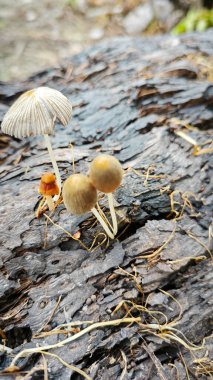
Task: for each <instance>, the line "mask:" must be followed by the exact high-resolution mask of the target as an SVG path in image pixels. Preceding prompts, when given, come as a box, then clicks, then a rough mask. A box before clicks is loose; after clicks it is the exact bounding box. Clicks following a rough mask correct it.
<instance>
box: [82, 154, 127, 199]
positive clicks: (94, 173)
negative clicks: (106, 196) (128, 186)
mask: <svg viewBox="0 0 213 380" xmlns="http://www.w3.org/2000/svg"><path fill="white" fill-rule="evenodd" d="M89 177H90V179H91V181H92V183H93V185H94V186H95V187H96V189H97V190H100V191H102V192H103V193H113V191H115V190H116V189H117V188H118V187H119V186H120V184H121V181H122V178H123V169H122V166H121V164H120V162H119V161H118V160H117V158H115V157H113V156H110V155H108V154H103V155H100V156H98V157H96V158H95V159H94V160H93V161H92V163H91V165H90V171H89Z"/></svg>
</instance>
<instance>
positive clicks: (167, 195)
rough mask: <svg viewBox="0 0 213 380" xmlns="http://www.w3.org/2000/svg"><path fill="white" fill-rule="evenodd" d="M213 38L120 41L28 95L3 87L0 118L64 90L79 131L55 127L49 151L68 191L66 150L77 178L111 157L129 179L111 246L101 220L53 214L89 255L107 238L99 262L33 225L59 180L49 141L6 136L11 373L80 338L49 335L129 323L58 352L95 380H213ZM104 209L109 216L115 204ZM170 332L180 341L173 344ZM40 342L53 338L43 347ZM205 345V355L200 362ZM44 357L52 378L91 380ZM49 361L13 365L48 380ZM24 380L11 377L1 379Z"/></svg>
mask: <svg viewBox="0 0 213 380" xmlns="http://www.w3.org/2000/svg"><path fill="white" fill-rule="evenodd" d="M212 37H213V32H212V31H208V32H206V33H204V34H192V35H188V36H184V37H181V38H172V37H168V36H163V37H155V38H143V39H130V38H118V39H114V40H111V41H109V42H105V43H101V44H99V45H96V46H95V47H92V48H90V49H87V50H86V51H85V52H83V53H81V54H79V55H77V56H75V57H72V58H71V59H70V60H67V61H66V63H65V64H64V65H63V66H62V67H59V68H53V69H50V70H48V71H45V72H42V73H39V74H37V75H35V76H34V77H32V78H30V79H29V80H28V81H26V82H24V83H14V84H1V86H0V100H1V103H0V106H1V107H0V112H1V117H3V115H4V113H5V112H6V110H7V108H8V107H9V106H10V104H11V103H12V102H13V101H14V100H15V99H16V97H17V96H18V95H19V94H20V93H22V92H23V91H25V90H27V89H30V88H32V87H35V86H41V85H42V86H43V85H44V86H50V87H53V88H56V89H59V90H61V91H62V92H63V93H64V94H65V95H67V96H68V97H69V98H70V100H71V101H72V103H73V106H74V116H73V119H72V121H71V123H70V125H69V126H68V127H67V128H66V129H63V128H62V127H59V126H57V127H56V131H55V136H54V137H53V139H52V141H53V145H54V148H55V152H56V157H57V160H58V162H59V166H60V171H61V173H62V177H63V179H65V178H66V177H67V176H68V175H70V174H71V173H72V170H73V168H72V150H71V149H70V147H69V143H72V144H74V158H75V170H76V171H77V172H83V173H87V171H88V167H89V162H90V161H91V160H92V159H93V158H94V157H95V156H96V155H97V152H108V153H113V154H114V155H115V156H116V157H117V158H118V159H119V160H120V162H121V163H122V165H123V167H124V169H126V171H125V177H124V180H123V184H122V186H121V187H120V188H119V189H118V191H117V192H116V194H115V198H116V201H117V211H118V215H119V220H120V229H119V235H118V238H117V239H116V240H115V241H111V242H110V244H109V245H107V242H106V241H104V235H103V233H102V230H101V227H100V226H99V225H97V224H94V219H93V218H92V217H91V215H90V214H87V215H84V216H83V217H80V218H79V217H74V216H71V215H68V214H67V213H66V212H65V208H64V206H63V204H61V205H59V206H58V208H57V210H56V212H55V213H54V215H52V220H53V221H54V223H56V224H57V225H59V226H61V227H63V228H65V229H66V230H67V231H68V232H69V233H71V234H74V233H76V232H78V231H79V232H80V233H79V234H78V235H80V240H81V241H83V242H84V244H85V245H86V246H87V247H89V246H91V244H92V242H93V240H94V237H95V236H96V235H97V234H98V233H100V232H101V234H99V235H98V237H97V240H96V241H95V242H94V249H93V250H91V252H88V251H87V250H86V249H84V248H83V247H82V246H81V244H80V242H79V241H75V240H73V239H72V238H71V237H70V236H68V235H67V233H66V232H65V231H62V230H61V229H59V227H57V226H56V225H53V224H52V223H51V222H50V221H48V220H47V219H46V218H45V216H42V217H41V218H40V219H36V218H35V209H36V207H37V205H38V201H39V197H38V193H37V188H38V183H39V178H40V176H41V174H42V173H43V172H44V171H46V170H51V164H50V161H49V156H48V154H47V152H46V150H45V148H44V146H43V142H42V139H40V138H30V139H25V140H22V141H18V140H15V139H12V138H10V137H8V136H3V135H1V140H0V141H1V162H2V165H1V172H0V181H1V205H0V208H1V212H0V220H1V255H0V311H1V313H0V328H1V329H0V337H1V344H2V348H1V350H0V365H1V368H2V370H3V369H4V368H6V367H8V366H9V365H10V363H11V361H12V359H13V357H14V356H15V355H16V354H17V353H19V352H20V351H21V350H23V349H26V348H33V347H36V346H37V345H40V346H44V345H50V344H56V343H57V342H60V341H61V340H63V339H65V338H67V337H70V336H72V335H73V334H74V333H76V332H77V331H78V330H76V331H74V332H70V334H69V335H67V334H57V333H55V334H49V333H50V332H51V331H52V330H53V329H54V328H56V327H57V326H58V325H60V324H63V323H67V322H74V321H94V322H101V321H110V320H115V319H119V318H123V317H125V316H126V317H127V316H128V317H140V318H141V323H132V324H125V323H123V324H120V325H117V326H108V327H102V328H96V329H93V330H92V331H91V332H89V333H85V334H84V335H82V337H81V338H79V339H77V340H74V341H73V342H71V343H68V344H66V345H64V346H62V347H58V348H55V349H50V350H49V351H47V352H49V353H54V354H56V355H58V356H59V357H60V358H62V359H63V360H64V361H66V362H67V363H69V364H72V365H75V366H77V367H78V368H81V369H82V370H83V371H84V372H85V373H87V375H88V376H90V378H92V379H101V380H108V379H113V380H117V379H132V380H133V379H134V380H139V379H140V380H148V379H150V380H157V379H164V380H166V379H167V380H170V379H180V380H184V379H198V378H199V379H207V378H208V377H209V378H210V376H211V374H212V364H211V360H212V358H213V340H212V338H210V337H209V336H210V335H211V331H212V322H213V321H212V315H213V297H212V285H213V274H212V259H211V252H210V246H209V243H210V244H211V242H210V238H211V230H210V229H209V226H210V223H211V204H212V179H211V177H212V176H211V168H212V163H211V162H210V154H209V152H210V150H211V147H210V142H209V140H210V138H211V131H210V129H211V126H212V120H213V114H212V108H211V107H212V105H213V101H212V94H213V86H212V85H211V79H212V71H211V60H210V56H211V54H212V51H211V48H212V45H211V40H212ZM186 136H190V137H192V138H193V139H194V140H196V141H197V144H198V146H199V147H198V148H196V147H193V145H192V144H191V143H190V142H189V141H187V140H186V139H185V138H186ZM202 144H203V145H202ZM193 153H195V154H193ZM100 203H101V205H102V207H106V206H105V201H104V199H103V200H101V202H100ZM105 210H106V212H107V211H108V210H107V208H105ZM47 215H49V213H48V212H47ZM209 231H210V232H209ZM75 236H76V235H75ZM98 244H100V245H99V246H98ZM144 256H146V257H144ZM128 310H129V312H128ZM151 311H152V312H153V313H154V312H155V313H154V314H153V313H151ZM157 311H158V312H160V313H156V312H157ZM162 313H163V314H162ZM165 315H166V317H167V321H166V319H165ZM169 323H170V324H169ZM147 324H148V325H149V327H146V325H147ZM151 324H152V325H153V326H154V324H155V328H153V326H150V325H151ZM87 326H88V324H87V323H85V324H84V325H83V326H82V325H81V326H78V328H79V327H80V328H81V329H82V328H85V327H87ZM162 326H164V327H162ZM169 326H170V327H174V328H176V329H177V331H173V333H175V334H176V335H175V337H179V341H178V340H177V339H178V338H177V339H176V340H175V338H174V339H172V338H171V336H170V337H169V335H167V333H168V332H169V331H170V332H171V330H169ZM39 332H40V333H41V332H42V333H46V336H45V334H44V336H43V337H40V338H37V336H38V333H39ZM48 334H49V335H48ZM181 334H184V336H183V335H181ZM73 336H74V335H73ZM204 338H206V339H205V340H204V341H203V339H204ZM180 339H182V340H180ZM187 339H188V340H189V341H190V343H189V342H188V341H187ZM184 342H185V345H184V344H183V343H184ZM202 342H203V349H199V350H195V349H194V350H193V344H195V345H196V346H199V347H200V346H201V345H202ZM4 344H5V345H6V346H7V347H8V349H7V350H5V349H4V348H3V346H4ZM187 344H188V346H190V349H191V353H190V351H189V347H187ZM9 348H10V349H12V350H10V349H9ZM194 348H195V347H194ZM45 357H46V360H47V366H48V371H49V372H48V378H49V379H63V380H66V379H72V380H74V379H75V380H77V379H82V378H83V377H82V376H81V375H80V374H78V373H76V372H75V371H72V370H71V369H70V368H68V367H66V366H65V365H64V364H63V363H62V362H60V361H59V360H58V359H57V358H55V357H52V356H45ZM44 360H45V359H44V358H43V357H42V356H41V355H40V354H33V355H28V356H26V357H22V358H21V359H19V360H18V361H17V363H16V365H17V366H18V367H19V368H21V370H22V371H27V372H30V373H31V375H29V376H28V377H24V376H26V374H23V373H22V374H21V375H20V376H22V377H19V378H25V379H26V378H33V379H43V378H45V377H44V370H43V367H45V365H44V363H45V361H44ZM15 376H17V373H16V374H15V375H14V374H5V373H3V372H1V376H0V378H1V379H14V378H15ZM187 376H188V377H187Z"/></svg>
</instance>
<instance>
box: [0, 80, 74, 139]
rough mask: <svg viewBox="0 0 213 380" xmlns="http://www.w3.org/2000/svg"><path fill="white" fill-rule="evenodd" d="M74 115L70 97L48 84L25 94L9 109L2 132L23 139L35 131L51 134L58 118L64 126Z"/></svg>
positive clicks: (34, 133) (37, 133) (35, 133)
mask: <svg viewBox="0 0 213 380" xmlns="http://www.w3.org/2000/svg"><path fill="white" fill-rule="evenodd" d="M71 115H72V105H71V103H70V101H69V100H68V99H67V98H66V97H65V96H64V95H63V94H62V93H61V92H60V91H57V90H54V89H52V88H49V87H38V88H35V89H33V90H29V91H27V92H25V93H24V94H22V95H21V96H20V97H19V98H18V99H17V100H16V101H15V103H14V104H13V105H12V106H11V107H10V109H9V111H8V112H7V113H6V115H5V117H4V119H3V121H2V125H1V129H2V132H4V133H6V134H8V135H11V136H14V137H16V138H19V139H22V138H23V137H29V136H36V135H45V134H47V135H52V133H53V130H54V124H55V121H56V120H59V121H60V122H61V123H62V124H63V125H64V126H65V125H67V124H68V122H69V120H70V118H71Z"/></svg>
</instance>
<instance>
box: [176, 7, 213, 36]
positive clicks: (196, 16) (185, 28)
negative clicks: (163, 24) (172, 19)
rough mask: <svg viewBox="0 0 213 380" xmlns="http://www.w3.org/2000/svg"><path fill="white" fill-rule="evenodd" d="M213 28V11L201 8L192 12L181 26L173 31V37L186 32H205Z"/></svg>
mask: <svg viewBox="0 0 213 380" xmlns="http://www.w3.org/2000/svg"><path fill="white" fill-rule="evenodd" d="M211 27H213V9H205V8H201V9H198V10H190V11H189V12H188V13H187V15H186V17H184V18H183V19H182V20H181V21H180V22H179V24H177V25H176V26H175V27H174V28H173V29H172V34H173V35H178V34H181V33H185V32H192V31H194V30H195V31H198V32H203V31H204V30H206V29H208V28H211Z"/></svg>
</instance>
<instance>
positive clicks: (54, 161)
mask: <svg viewBox="0 0 213 380" xmlns="http://www.w3.org/2000/svg"><path fill="white" fill-rule="evenodd" d="M44 139H45V144H46V147H47V149H48V152H49V155H50V159H51V161H52V165H53V169H54V172H55V176H56V182H57V185H58V187H59V194H58V195H55V196H54V198H53V200H54V201H57V200H58V199H59V197H60V194H61V176H60V173H59V169H58V165H57V162H56V159H55V155H54V152H53V149H52V145H51V142H50V138H49V136H48V135H47V134H44Z"/></svg>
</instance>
